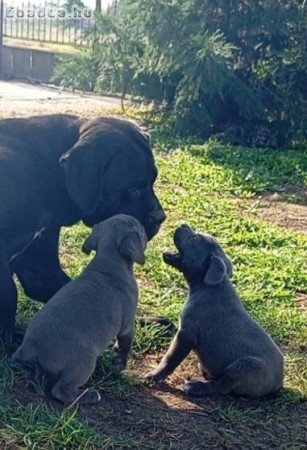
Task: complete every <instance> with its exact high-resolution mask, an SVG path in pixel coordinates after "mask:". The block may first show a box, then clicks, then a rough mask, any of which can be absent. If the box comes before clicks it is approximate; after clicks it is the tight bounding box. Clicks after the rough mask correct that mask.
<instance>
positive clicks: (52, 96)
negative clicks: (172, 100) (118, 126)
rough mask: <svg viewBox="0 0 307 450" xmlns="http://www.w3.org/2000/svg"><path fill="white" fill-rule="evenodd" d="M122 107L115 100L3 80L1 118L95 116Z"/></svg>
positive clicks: (0, 99)
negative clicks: (48, 115) (69, 115)
mask: <svg viewBox="0 0 307 450" xmlns="http://www.w3.org/2000/svg"><path fill="white" fill-rule="evenodd" d="M119 108H120V100H118V99H116V98H112V97H100V96H95V95H82V94H80V93H72V92H68V91H61V90H59V89H57V88H54V87H50V86H42V85H33V84H28V83H21V82H14V81H10V82H8V81H0V117H1V116H3V117H6V118H7V117H22V116H24V117H26V116H31V115H36V114H56V113H67V114H77V115H87V116H96V115H99V114H103V112H105V111H115V110H118V109H119Z"/></svg>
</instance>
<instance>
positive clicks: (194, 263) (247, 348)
mask: <svg viewBox="0 0 307 450" xmlns="http://www.w3.org/2000/svg"><path fill="white" fill-rule="evenodd" d="M174 242H175V245H176V247H177V249H178V251H179V253H177V254H171V253H165V254H164V261H165V262H166V264H169V265H170V266H172V267H175V268H176V269H178V270H179V271H180V272H182V273H183V275H184V277H185V278H186V280H187V282H188V284H189V288H190V293H189V297H188V300H187V302H186V304H185V306H184V308H183V311H182V313H181V323H180V328H179V331H178V333H177V335H176V336H175V338H174V340H173V342H172V344H171V346H170V348H169V350H168V351H167V353H166V355H165V356H164V358H163V359H162V361H161V363H160V364H159V366H158V367H157V368H156V369H155V370H154V371H152V372H150V373H148V374H147V375H146V378H148V379H150V380H152V381H155V382H161V381H163V380H164V379H165V378H166V377H167V376H168V375H170V374H171V373H172V372H173V371H174V370H175V368H176V367H177V366H178V365H179V364H180V363H181V362H182V361H183V360H184V359H185V357H186V356H187V355H188V354H189V353H190V351H191V350H194V351H195V353H196V354H197V356H198V358H199V361H200V365H201V368H202V370H203V373H204V374H206V377H207V378H209V380H208V381H191V382H188V383H186V384H185V387H184V392H185V394H186V395H191V396H207V395H214V394H225V395H227V394H237V395H243V396H248V397H260V396H264V395H268V394H273V393H275V392H277V391H278V390H279V389H281V388H282V386H283V356H282V353H281V352H280V350H279V349H278V347H277V346H276V345H275V343H274V342H273V341H272V339H271V338H270V336H269V335H268V334H267V333H266V332H265V331H264V330H263V329H262V328H261V327H260V326H259V325H258V324H257V323H256V322H255V321H254V320H253V319H252V318H251V317H250V316H249V314H248V313H247V311H246V310H245V308H244V306H243V304H242V302H241V300H240V298H239V296H238V294H237V292H236V290H235V288H234V286H233V285H232V283H231V281H230V278H231V277H232V275H233V267H232V263H231V261H230V259H229V257H228V256H227V255H226V254H225V253H224V251H223V249H222V248H221V246H220V245H219V243H218V242H217V240H216V239H214V238H213V237H212V236H209V235H200V234H197V233H195V232H194V231H193V230H192V229H191V228H189V227H188V226H187V225H183V226H181V227H180V228H178V229H177V230H176V232H175V236H174Z"/></svg>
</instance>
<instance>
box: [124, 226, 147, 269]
mask: <svg viewBox="0 0 307 450" xmlns="http://www.w3.org/2000/svg"><path fill="white" fill-rule="evenodd" d="M145 247H146V242H144V240H143V239H142V237H141V235H140V233H138V232H137V231H131V232H129V233H127V234H126V235H125V236H123V237H122V238H121V239H120V241H119V245H118V249H119V252H120V254H121V255H122V256H124V257H125V258H128V259H129V260H131V261H134V262H136V263H137V264H144V263H145V254H144V252H145Z"/></svg>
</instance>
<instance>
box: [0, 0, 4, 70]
mask: <svg viewBox="0 0 307 450" xmlns="http://www.w3.org/2000/svg"><path fill="white" fill-rule="evenodd" d="M3 23H4V0H0V75H1V73H2V47H3Z"/></svg>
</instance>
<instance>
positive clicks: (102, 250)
mask: <svg viewBox="0 0 307 450" xmlns="http://www.w3.org/2000/svg"><path fill="white" fill-rule="evenodd" d="M146 244H147V238H146V234H145V231H144V228H143V227H142V225H141V224H140V223H139V222H138V221H137V220H136V219H135V218H133V217H131V216H127V215H117V216H114V217H112V218H110V219H107V220H105V221H104V222H102V223H100V224H99V225H96V226H95V227H94V228H93V231H92V233H91V235H90V236H89V237H88V238H87V239H86V241H85V243H84V245H83V251H84V252H85V253H90V252H91V251H92V250H95V251H96V256H95V257H94V259H93V260H92V261H91V262H90V263H89V265H88V266H87V267H86V268H85V269H84V271H83V272H82V274H81V275H80V276H79V277H78V278H77V279H75V280H74V281H71V282H70V283H68V284H67V285H66V286H64V287H63V288H62V289H61V290H60V291H59V292H58V293H57V294H56V295H55V296H54V297H52V299H51V300H50V301H49V302H48V303H47V304H46V305H45V306H44V307H43V308H42V309H41V310H40V311H39V312H38V313H37V314H36V315H35V316H34V318H33V319H32V320H31V322H30V324H29V327H28V329H27V332H26V335H25V338H24V341H23V343H22V345H21V347H19V349H18V350H17V351H16V352H15V353H14V355H13V361H15V362H17V363H19V364H21V365H23V366H29V367H31V366H33V367H34V368H35V369H36V371H37V372H40V373H46V375H47V376H49V377H50V378H51V379H53V380H55V384H54V386H53V388H52V391H51V393H52V395H53V397H54V398H56V399H58V400H60V401H62V402H63V403H69V402H72V401H74V400H75V399H76V398H77V397H78V395H79V394H80V391H79V388H80V387H81V386H83V385H84V384H85V383H86V382H87V381H88V379H89V378H90V376H91V375H92V373H93V371H94V369H95V366H96V360H97V358H98V357H99V356H100V355H101V354H102V352H103V351H104V350H105V349H106V347H107V346H108V345H109V344H110V343H111V341H112V340H113V339H114V338H117V341H116V344H115V347H114V360H115V364H116V366H117V368H118V369H119V370H122V369H124V368H125V366H126V364H127V360H128V356H129V352H130V349H131V345H132V341H133V333H134V319H135V313H136V307H137V301H138V287H137V283H136V280H135V277H134V275H133V263H134V262H136V263H138V264H144V262H145V256H144V251H145V248H146ZM99 400H100V395H99V393H98V391H96V390H95V389H89V390H88V391H87V392H86V393H85V394H84V395H83V396H82V397H81V398H80V400H79V402H80V403H83V404H86V403H95V402H97V401H99Z"/></svg>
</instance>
